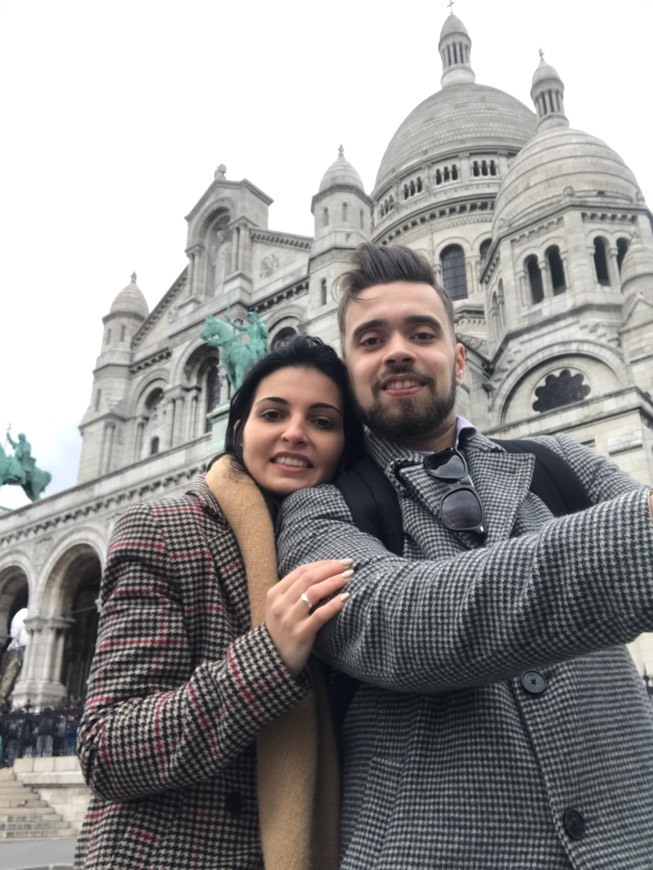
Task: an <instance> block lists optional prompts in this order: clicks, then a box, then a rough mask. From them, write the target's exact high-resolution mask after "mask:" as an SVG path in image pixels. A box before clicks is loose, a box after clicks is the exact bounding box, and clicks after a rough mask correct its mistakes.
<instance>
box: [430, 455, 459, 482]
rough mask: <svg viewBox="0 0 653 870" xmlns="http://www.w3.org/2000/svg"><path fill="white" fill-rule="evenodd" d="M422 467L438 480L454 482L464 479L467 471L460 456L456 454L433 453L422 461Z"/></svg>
mask: <svg viewBox="0 0 653 870" xmlns="http://www.w3.org/2000/svg"><path fill="white" fill-rule="evenodd" d="M424 467H425V468H426V469H427V471H430V472H431V474H434V475H435V476H436V477H437V478H438V479H439V480H445V481H455V480H460V479H461V477H465V475H466V474H467V469H466V468H465V463H464V461H463V458H462V456H459V455H458V454H457V453H451V454H449V455H447V454H446V453H445V454H443V453H439V454H438V453H434V454H433V455H432V456H427V457H426V459H425V460H424Z"/></svg>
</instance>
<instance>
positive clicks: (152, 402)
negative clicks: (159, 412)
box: [145, 387, 163, 416]
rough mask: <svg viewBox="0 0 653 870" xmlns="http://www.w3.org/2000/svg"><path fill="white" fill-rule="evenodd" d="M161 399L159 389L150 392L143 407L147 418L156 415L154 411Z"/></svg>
mask: <svg viewBox="0 0 653 870" xmlns="http://www.w3.org/2000/svg"><path fill="white" fill-rule="evenodd" d="M162 399H163V390H162V389H161V388H160V387H157V388H156V389H154V390H152V392H151V393H150V395H149V396H148V397H147V399H146V401H145V407H146V409H147V413H148V414H149V416H152V415H153V414H156V409H157V408H158V406H159V405H160V404H161V401H162Z"/></svg>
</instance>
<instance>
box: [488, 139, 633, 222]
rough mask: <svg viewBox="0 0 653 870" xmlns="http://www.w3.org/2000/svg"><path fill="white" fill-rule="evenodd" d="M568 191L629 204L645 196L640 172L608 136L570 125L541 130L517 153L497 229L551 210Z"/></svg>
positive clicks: (498, 206)
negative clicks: (608, 141)
mask: <svg viewBox="0 0 653 870" xmlns="http://www.w3.org/2000/svg"><path fill="white" fill-rule="evenodd" d="M563 196H577V197H580V198H583V199H585V198H592V199H593V200H594V201H596V203H597V207H598V206H599V205H600V203H601V202H603V203H606V204H607V203H615V202H620V203H624V204H630V203H635V202H637V201H638V200H640V199H641V192H640V190H639V187H638V186H637V180H636V179H635V176H634V175H633V173H632V172H631V171H630V169H629V168H628V167H627V166H626V164H625V163H624V161H623V160H622V159H621V157H620V156H619V155H618V154H617V153H616V151H613V150H612V148H609V147H608V146H607V145H606V144H605V142H602V141H601V140H600V139H597V138H595V137H594V136H590V135H589V134H588V133H583V132H582V131H581V130H573V129H571V128H569V127H554V128H551V129H549V130H543V131H541V132H540V133H538V134H537V136H535V137H534V138H533V139H532V140H531V141H530V142H529V143H528V144H527V145H526V146H525V147H524V148H523V149H522V150H521V151H520V152H519V154H518V155H517V157H515V160H514V161H513V164H512V166H511V167H510V169H509V171H508V173H507V174H506V177H505V178H504V180H503V183H502V185H501V187H500V188H499V193H498V194H497V198H496V202H495V204H494V221H493V226H492V234H493V235H494V234H495V233H497V232H501V230H502V228H503V227H504V226H511V225H515V224H519V223H521V222H523V221H525V220H526V219H528V218H529V217H531V216H532V215H534V214H536V213H539V212H542V211H546V210H547V209H548V208H549V207H550V206H551V205H552V204H554V203H557V202H559V201H560V199H561V198H562V197H563Z"/></svg>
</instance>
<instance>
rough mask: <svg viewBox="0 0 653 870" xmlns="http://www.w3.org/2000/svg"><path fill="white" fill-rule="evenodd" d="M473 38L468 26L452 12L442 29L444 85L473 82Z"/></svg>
mask: <svg viewBox="0 0 653 870" xmlns="http://www.w3.org/2000/svg"><path fill="white" fill-rule="evenodd" d="M471 49H472V40H471V39H470V38H469V33H467V28H466V27H465V25H464V24H463V23H462V21H461V20H460V18H458V16H456V15H454V14H453V12H451V13H450V15H449V17H448V18H447V20H446V21H445V22H444V24H443V26H442V30H441V31H440V42H439V43H438V51H439V52H440V57H441V58H442V78H441V80H440V81H441V83H442V87H443V88H445V87H447V85H459V84H473V83H474V81H475V76H474V70H473V69H472V65H471Z"/></svg>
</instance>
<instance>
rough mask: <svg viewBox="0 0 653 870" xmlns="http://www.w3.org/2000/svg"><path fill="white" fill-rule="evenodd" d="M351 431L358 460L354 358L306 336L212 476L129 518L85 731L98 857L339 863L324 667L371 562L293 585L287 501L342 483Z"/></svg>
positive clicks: (135, 861)
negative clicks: (323, 646) (314, 650)
mask: <svg viewBox="0 0 653 870" xmlns="http://www.w3.org/2000/svg"><path fill="white" fill-rule="evenodd" d="M345 444H346V445H347V454H346V455H347V456H348V457H349V459H350V460H351V461H354V460H355V459H356V458H357V456H358V454H359V452H360V450H361V448H362V432H361V429H360V427H359V425H358V423H357V422H356V415H355V412H354V409H353V406H352V400H351V397H350V393H349V387H348V382H347V376H346V372H345V369H344V366H343V365H342V363H341V362H340V360H339V359H338V358H337V355H336V353H335V351H333V350H332V349H331V348H330V347H328V346H327V345H324V344H322V342H321V341H320V340H319V339H314V338H310V337H302V336H299V337H296V338H295V339H293V340H292V341H291V342H290V343H289V344H287V345H286V346H284V347H282V348H281V349H279V350H276V351H273V352H272V353H270V354H268V355H267V356H266V357H263V358H262V359H260V360H259V361H258V362H257V363H256V364H255V366H254V367H253V368H252V369H251V370H250V372H249V373H248V375H247V377H246V379H245V381H244V383H243V385H242V386H241V388H240V389H239V390H238V391H237V392H236V393H235V395H234V397H233V400H232V402H231V408H230V412H229V421H228V427H227V433H226V438H225V451H226V453H225V455H223V456H222V457H220V458H219V459H218V460H217V461H216V462H215V463H214V464H213V465H212V467H211V468H210V469H209V471H208V472H207V475H206V477H205V478H204V479H201V480H199V481H198V482H197V483H196V484H195V485H194V486H193V487H192V488H191V489H190V490H189V491H188V492H187V493H186V494H185V495H184V496H183V497H182V498H178V499H167V500H164V501H159V502H153V503H149V504H142V505H136V506H134V507H132V508H130V509H129V510H127V512H126V513H125V514H124V515H123V516H122V517H121V519H120V520H119V521H118V523H117V525H116V529H115V531H114V534H113V536H112V539H111V543H110V546H109V552H108V557H107V565H106V569H105V574H104V577H103V580H102V589H101V597H100V603H101V613H100V626H99V631H98V642H97V647H96V652H95V657H94V660H93V665H92V669H91V675H90V678H89V683H88V697H87V702H86V708H85V712H84V716H83V719H82V722H81V724H80V728H79V736H78V751H79V757H80V761H81V765H82V769H83V771H84V775H85V778H86V780H87V782H88V784H89V785H90V787H91V789H92V791H93V797H92V799H91V803H90V806H89V809H88V812H87V815H86V819H85V821H84V825H83V828H82V832H81V834H80V837H79V840H78V846H77V854H76V866H77V867H78V868H81V867H84V868H100V867H106V868H109V867H110V868H129V870H138V868H145V867H147V868H160V870H172V868H191V867H192V868H229V870H231V868H254V867H263V866H265V867H266V868H268V870H289V868H297V870H305V868H309V867H324V868H328V867H335V866H337V849H338V842H337V840H338V838H337V811H338V803H337V801H338V797H337V796H338V782H337V767H336V765H335V749H334V746H333V742H332V735H331V736H330V735H329V734H328V733H326V734H320V735H318V734H317V729H318V727H320V726H322V725H323V724H325V723H328V718H329V717H328V715H327V716H325V715H321V714H320V711H319V710H317V709H316V704H319V703H321V699H322V687H321V684H320V678H319V673H317V671H316V665H315V664H313V665H312V669H311V670H310V671H309V668H307V667H306V665H307V661H308V657H309V653H310V650H311V647H312V644H313V640H314V638H315V635H316V633H317V631H318V630H319V628H320V627H321V626H322V625H323V624H324V623H325V622H326V621H327V620H328V619H331V618H333V617H334V616H335V615H336V614H337V613H338V612H339V611H340V610H341V609H342V607H343V606H344V602H345V600H346V593H344V592H342V590H343V587H344V586H345V585H346V582H347V579H348V577H349V576H351V573H352V572H351V569H350V567H349V566H350V565H351V560H347V559H345V560H343V561H341V562H338V561H323V562H315V563H313V564H311V565H304V566H301V567H300V568H298V569H296V570H295V571H293V572H292V573H291V574H289V575H288V576H287V577H284V578H283V579H281V580H280V581H279V582H277V574H276V553H275V547H274V536H273V528H272V521H271V516H270V510H269V509H270V508H271V509H274V504H275V502H276V501H277V500H278V499H280V498H283V497H284V496H286V495H288V494H289V493H291V492H294V491H295V490H296V489H299V488H301V487H304V486H312V485H314V484H317V483H321V482H324V481H328V480H331V479H333V477H334V476H335V475H336V474H337V472H338V471H339V470H340V469H341V468H342V467H343V456H344V455H345V454H343V449H344V447H345ZM264 499H265V500H264ZM266 503H267V505H266ZM319 603H321V604H322V606H320V607H317V608H316V607H315V605H317V604H319ZM318 748H319V750H320V755H321V759H318V758H317V756H318ZM257 763H258V775H257V769H256V768H257ZM322 763H323V766H319V764H322ZM316 795H319V801H318V800H314V798H315V796H316ZM314 804H315V806H314ZM315 823H316V824H315Z"/></svg>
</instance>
